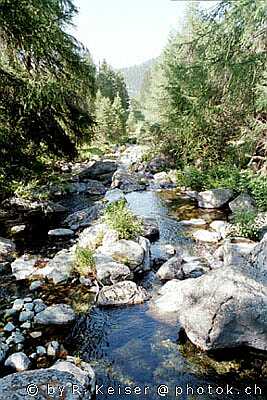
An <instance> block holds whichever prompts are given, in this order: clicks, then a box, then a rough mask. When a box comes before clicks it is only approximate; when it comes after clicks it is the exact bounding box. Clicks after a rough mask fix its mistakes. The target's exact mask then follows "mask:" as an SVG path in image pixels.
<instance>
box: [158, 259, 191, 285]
mask: <svg viewBox="0 0 267 400" xmlns="http://www.w3.org/2000/svg"><path fill="white" fill-rule="evenodd" d="M182 261H183V260H182V257H181V256H179V255H176V256H175V257H172V258H170V259H169V260H168V261H166V262H165V263H164V264H163V265H162V266H161V267H160V268H159V270H158V271H157V274H156V275H157V277H158V278H159V279H160V280H162V281H169V280H171V279H183V277H184V275H183V271H182Z"/></svg>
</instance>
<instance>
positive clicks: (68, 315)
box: [34, 304, 75, 325]
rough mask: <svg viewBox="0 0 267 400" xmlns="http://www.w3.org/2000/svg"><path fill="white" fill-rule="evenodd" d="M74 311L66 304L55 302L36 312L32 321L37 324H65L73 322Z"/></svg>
mask: <svg viewBox="0 0 267 400" xmlns="http://www.w3.org/2000/svg"><path fill="white" fill-rule="evenodd" d="M74 319H75V313H74V311H73V309H72V308H71V307H70V306H69V305H67V304H55V305H53V306H49V307H47V308H46V309H45V310H43V311H41V312H39V313H37V314H36V315H35V317H34V322H35V323H36V324H38V325H66V324H69V323H70V322H73V321H74Z"/></svg>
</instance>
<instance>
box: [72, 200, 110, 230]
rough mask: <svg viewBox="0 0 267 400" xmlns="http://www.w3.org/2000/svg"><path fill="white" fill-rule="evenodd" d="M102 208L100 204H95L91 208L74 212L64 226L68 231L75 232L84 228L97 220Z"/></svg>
mask: <svg viewBox="0 0 267 400" xmlns="http://www.w3.org/2000/svg"><path fill="white" fill-rule="evenodd" d="M103 208H104V206H103V204H101V203H96V204H94V205H93V206H92V207H88V208H84V209H83V210H80V211H76V212H75V213H73V214H70V215H69V216H68V217H67V218H66V219H65V220H64V224H66V225H68V226H69V227H70V229H73V230H77V229H80V228H86V227H87V226H89V225H91V223H92V222H93V221H94V220H96V219H97V218H99V216H100V215H101V211H102V210H103Z"/></svg>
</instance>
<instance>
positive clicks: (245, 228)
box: [232, 210, 259, 240]
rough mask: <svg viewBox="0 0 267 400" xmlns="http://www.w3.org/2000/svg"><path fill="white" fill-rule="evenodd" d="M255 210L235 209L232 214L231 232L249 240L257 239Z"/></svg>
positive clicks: (257, 230)
mask: <svg viewBox="0 0 267 400" xmlns="http://www.w3.org/2000/svg"><path fill="white" fill-rule="evenodd" d="M256 218H257V213H256V212H255V211H241V210H240V211H237V212H236V213H235V214H234V219H233V222H234V225H233V231H232V234H234V235H237V236H241V237H245V238H248V239H251V240H257V239H258V233H259V229H258V226H257V223H256Z"/></svg>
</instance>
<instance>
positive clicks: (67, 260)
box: [35, 246, 76, 285]
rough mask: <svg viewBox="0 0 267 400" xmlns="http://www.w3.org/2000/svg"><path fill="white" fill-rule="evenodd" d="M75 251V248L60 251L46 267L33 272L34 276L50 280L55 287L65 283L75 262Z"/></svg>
mask: <svg viewBox="0 0 267 400" xmlns="http://www.w3.org/2000/svg"><path fill="white" fill-rule="evenodd" d="M75 250H76V246H72V247H70V248H69V249H63V250H60V251H59V252H58V253H57V254H56V255H55V256H54V258H52V260H50V261H49V262H48V264H47V265H46V267H44V268H40V269H39V270H38V271H35V275H38V276H41V277H43V278H48V279H52V280H53V282H54V284H55V285H56V284H58V283H61V282H65V281H67V280H68V279H69V278H70V276H71V275H72V272H73V267H74V264H75V260H76V257H75Z"/></svg>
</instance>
